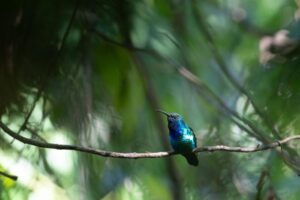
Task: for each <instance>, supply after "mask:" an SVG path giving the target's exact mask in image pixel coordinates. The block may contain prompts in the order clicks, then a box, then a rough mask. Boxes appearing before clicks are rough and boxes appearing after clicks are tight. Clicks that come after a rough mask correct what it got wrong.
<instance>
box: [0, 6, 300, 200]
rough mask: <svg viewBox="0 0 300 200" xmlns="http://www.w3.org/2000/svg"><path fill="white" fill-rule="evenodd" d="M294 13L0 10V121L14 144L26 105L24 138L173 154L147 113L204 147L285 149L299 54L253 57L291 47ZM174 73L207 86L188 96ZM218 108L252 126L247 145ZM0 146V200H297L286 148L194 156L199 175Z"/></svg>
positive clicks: (160, 165)
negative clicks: (176, 119)
mask: <svg viewBox="0 0 300 200" xmlns="http://www.w3.org/2000/svg"><path fill="white" fill-rule="evenodd" d="M297 9H298V8H297V6H296V5H295V3H294V1H284V0H281V1H271V0H268V1H258V0H256V1H239V0H235V1H224V0H222V1H221V0H220V1H181V0H179V1H178V0H169V1H159V0H153V1H150V0H144V1H130V0H126V1H124V0H113V1H106V0H97V1H96V0H92V1H81V0H76V1H69V0H65V1H61V0H60V1H48V2H46V1H21V2H19V1H10V2H6V5H4V6H3V8H2V9H1V10H3V12H0V17H1V19H2V20H1V23H2V24H1V25H2V29H1V32H0V38H1V40H2V41H4V42H2V43H0V50H1V54H0V94H1V97H0V117H1V121H3V122H4V123H6V124H7V125H8V126H9V127H10V128H12V129H13V130H14V131H16V132H18V130H19V128H20V127H21V126H22V123H23V120H24V119H25V118H26V116H27V115H28V113H30V110H31V108H32V105H34V109H33V111H32V114H31V115H30V117H29V120H28V123H27V124H26V126H24V127H22V128H23V130H21V131H20V134H22V135H23V136H26V137H28V138H34V139H39V140H42V139H41V138H43V139H45V140H46V141H48V142H56V143H63V144H75V145H80V146H86V147H93V148H96V149H103V150H109V151H120V152H155V151H167V150H170V146H167V145H165V144H166V143H164V142H163V140H164V138H168V137H167V134H168V133H167V129H166V128H167V124H166V122H165V121H163V122H162V123H163V125H164V126H165V129H162V128H161V123H160V122H161V121H162V118H159V115H157V114H156V113H155V110H156V109H163V110H166V111H168V112H178V113H180V114H181V115H182V116H184V118H185V121H187V122H188V124H190V125H191V126H192V127H193V129H194V131H195V133H196V136H197V137H198V140H199V142H198V143H199V145H201V146H208V145H218V144H225V145H231V146H256V145H258V144H261V143H264V142H271V141H274V140H277V139H279V138H284V137H287V136H290V135H295V134H297V133H299V130H300V126H299V124H300V123H299V117H298V113H299V112H300V107H299V103H298V102H299V101H300V95H299V94H300V93H299V88H300V85H299V84H300V81H299V80H300V79H299V78H300V77H299V76H300V73H299V72H298V71H299V67H298V65H299V58H298V56H297V49H299V48H296V50H295V51H296V53H295V52H294V54H289V53H287V54H283V55H280V56H282V57H284V58H285V59H284V61H283V62H275V61H274V62H270V63H268V64H267V65H264V64H260V63H259V57H260V56H261V54H262V52H260V50H259V47H258V46H259V45H258V44H259V42H260V40H261V39H262V38H263V37H264V36H266V35H267V34H270V35H274V34H275V33H276V32H277V31H279V30H280V29H284V28H288V29H291V32H292V35H293V37H295V41H296V44H297V45H298V44H299V42H298V41H299V35H300V32H299V24H298V23H296V21H295V20H294V19H293V17H294V14H295V13H296V12H298V10H297ZM4 11H5V12H4ZM200 14H201V15H200ZM206 31H207V32H208V36H207V35H206V33H205V32H206ZM211 38H212V39H211ZM271 50H273V49H271ZM298 52H299V51H298ZM218 55H219V57H218ZM295 55H296V56H295ZM218 59H221V62H222V61H223V62H224V64H225V66H226V67H227V69H228V71H229V74H230V77H229V78H228V77H227V76H226V73H225V71H224V70H222V68H220V62H219V61H218ZM271 61H273V60H271ZM178 67H185V68H186V69H188V70H189V71H191V72H192V73H193V74H194V75H195V76H196V77H197V78H199V79H200V81H201V84H202V85H201V86H203V85H204V86H203V87H201V88H199V85H196V84H193V83H192V84H191V83H190V82H189V81H188V80H187V79H185V78H184V77H183V76H182V74H180V72H179V73H178V71H177V69H178ZM231 79H234V80H236V81H237V82H238V84H239V85H240V86H242V87H243V88H245V90H246V91H247V94H248V96H250V97H251V99H253V101H254V102H255V104H256V105H257V107H258V109H259V110H260V111H261V112H262V113H263V115H260V114H259V113H258V112H257V110H255V106H254V104H253V103H251V102H250V99H249V97H247V94H246V95H245V94H243V93H242V92H241V90H239V89H238V88H237V87H236V86H235V85H234V84H232V80H231ZM210 91H212V92H213V93H214V94H216V96H213V95H211V92H210ZM37 96H38V97H39V98H36V97H37ZM220 100H221V101H222V102H224V103H225V105H227V106H228V108H229V109H231V110H232V111H233V112H236V113H237V114H238V115H239V116H241V117H242V119H244V120H242V121H240V122H241V123H242V124H244V125H245V119H246V120H248V121H250V123H252V124H254V126H255V128H257V129H258V130H259V131H260V132H259V133H256V137H254V136H253V135H251V134H249V133H247V132H245V131H244V130H241V129H240V128H239V127H238V126H237V125H236V124H235V123H234V122H233V120H232V118H233V116H232V113H231V114H230V113H229V112H228V111H226V109H224V106H223V107H222V106H220V104H219V103H218V102H219V101H220ZM234 119H236V118H234ZM266 121H269V122H270V123H271V126H272V127H274V129H275V133H274V131H273V132H272V130H271V127H270V125H269V124H268V123H266ZM245 127H246V128H248V129H249V126H248V125H245ZM276 131H277V132H278V135H277V134H276ZM165 136H166V137H165ZM262 138H263V139H264V140H262ZM167 142H168V141H167ZM0 146H1V149H0V170H1V168H2V166H3V169H6V170H8V171H9V172H10V173H12V174H14V173H16V174H15V175H17V176H18V177H19V179H18V181H17V182H15V183H14V182H12V181H11V180H8V179H7V178H5V177H2V176H0V198H1V199H29V198H31V199H40V198H42V197H45V196H47V197H48V198H49V199H106V200H110V199H153V200H154V199H268V198H269V199H271V197H274V199H297V198H298V197H299V195H300V194H299V187H298V185H299V177H298V176H297V174H299V172H300V164H299V163H300V161H299V155H298V153H299V150H298V149H299V145H297V143H295V142H291V143H290V145H284V146H282V149H280V148H278V149H276V150H272V151H271V152H270V151H268V152H267V151H264V152H260V153H253V154H240V153H220V152H215V153H200V154H198V156H199V167H197V168H193V167H191V166H189V165H187V164H186V162H185V160H184V158H183V157H181V156H174V157H171V158H170V159H169V158H161V159H138V160H129V159H113V158H104V157H99V156H94V155H87V154H84V153H77V152H72V153H66V152H65V151H59V150H44V149H40V148H36V147H30V145H24V144H22V143H20V142H18V141H15V140H14V141H13V140H12V138H10V137H9V136H7V135H6V134H5V132H3V131H2V130H1V131H0ZM12 163H13V164H12ZM174 174H175V175H174ZM45 191H47V192H45ZM15 193H17V194H16V195H15ZM41 194H43V195H44V196H42V197H41V196H40V195H41ZM272 195H273V196H272Z"/></svg>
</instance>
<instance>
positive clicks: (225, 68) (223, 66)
mask: <svg viewBox="0 0 300 200" xmlns="http://www.w3.org/2000/svg"><path fill="white" fill-rule="evenodd" d="M193 13H194V15H195V19H196V22H197V23H198V26H199V27H200V28H201V31H202V33H203V35H204V37H205V38H206V40H207V41H208V45H209V47H210V50H211V52H212V54H213V56H214V57H215V60H216V62H217V64H218V66H219V68H220V69H221V71H222V72H223V74H224V75H225V77H226V78H227V79H228V80H229V81H230V83H231V84H232V85H233V86H234V87H235V88H236V89H237V90H238V91H239V92H240V93H241V94H243V95H245V96H246V97H247V98H248V99H249V101H250V102H251V104H252V106H253V108H254V110H255V112H256V114H257V115H258V116H259V117H260V118H261V119H262V120H263V121H264V122H265V124H266V126H267V127H268V128H269V129H270V130H271V132H272V134H273V135H274V136H276V137H277V138H278V139H280V136H279V133H278V131H277V130H276V129H275V128H274V126H273V123H272V122H271V120H270V119H269V118H268V116H267V115H266V113H264V112H263V111H262V110H261V109H260V108H259V106H258V105H257V103H256V102H255V101H254V99H253V98H252V95H251V94H250V93H249V92H248V91H247V90H246V89H245V88H244V87H243V86H242V85H241V84H240V83H239V82H238V81H237V80H236V79H235V77H234V76H233V75H232V74H231V72H230V70H229V67H228V66H227V64H226V62H225V60H224V59H223V57H222V55H221V54H220V52H219V50H218V48H217V45H216V44H215V41H214V39H213V36H212V35H211V33H210V31H209V28H208V27H207V24H206V23H205V21H204V20H203V16H202V15H201V12H199V11H197V8H196V5H194V10H193ZM251 126H253V125H251ZM253 127H255V126H253ZM256 132H257V130H256Z"/></svg>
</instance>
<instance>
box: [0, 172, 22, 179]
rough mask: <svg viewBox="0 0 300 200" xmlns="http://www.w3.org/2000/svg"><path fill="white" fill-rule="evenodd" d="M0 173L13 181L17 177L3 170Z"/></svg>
mask: <svg viewBox="0 0 300 200" xmlns="http://www.w3.org/2000/svg"><path fill="white" fill-rule="evenodd" d="M0 175H2V176H5V177H7V178H9V179H11V180H13V181H16V180H17V179H18V177H17V176H15V175H11V174H8V173H6V172H3V171H0Z"/></svg>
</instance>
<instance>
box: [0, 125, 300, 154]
mask: <svg viewBox="0 0 300 200" xmlns="http://www.w3.org/2000/svg"><path fill="white" fill-rule="evenodd" d="M0 128H1V129H2V130H3V131H4V132H5V133H7V134H8V135H10V136H11V137H13V138H14V139H16V140H18V141H20V142H22V143H24V144H29V145H32V146H37V147H41V148H46V149H57V150H73V151H79V152H85V153H90V154H94V155H98V156H102V157H111V158H127V159H138V158H161V157H168V156H172V155H176V154H179V153H176V152H174V151H164V152H146V153H137V152H130V153H123V152H113V151H104V150H100V149H94V148H90V147H81V146H76V145H64V144H56V143H46V142H41V141H38V140H35V139H29V138H26V137H23V136H21V135H18V134H17V133H16V132H14V131H12V130H11V129H9V128H8V127H7V126H6V125H5V124H3V123H2V122H1V121H0ZM299 139H300V135H295V136H290V137H287V138H285V139H282V140H279V141H276V142H273V143H270V144H266V145H257V146H256V147H229V146H225V145H216V146H206V147H205V146H204V147H199V148H196V149H195V150H194V153H198V152H216V151H223V152H239V153H252V152H258V151H265V150H268V149H274V148H276V147H278V146H281V145H282V144H285V143H288V142H290V141H292V140H299Z"/></svg>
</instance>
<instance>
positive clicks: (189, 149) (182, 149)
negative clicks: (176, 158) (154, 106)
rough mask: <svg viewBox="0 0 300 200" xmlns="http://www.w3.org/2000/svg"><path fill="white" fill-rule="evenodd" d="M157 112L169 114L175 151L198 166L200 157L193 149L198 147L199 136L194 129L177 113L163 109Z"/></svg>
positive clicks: (171, 141)
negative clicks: (197, 136)
mask: <svg viewBox="0 0 300 200" xmlns="http://www.w3.org/2000/svg"><path fill="white" fill-rule="evenodd" d="M157 112H160V113H162V114H164V115H166V116H167V119H168V128H169V134H170V143H171V146H172V147H173V149H174V151H175V152H178V153H180V154H182V155H183V156H184V157H185V158H186V160H187V161H188V163H189V164H191V165H193V166H198V158H197V156H196V155H195V154H194V153H193V150H194V149H195V148H197V138H196V136H195V134H194V131H193V129H191V128H190V127H189V126H188V125H187V124H186V123H185V122H184V121H183V118H182V117H181V116H180V115H179V114H177V113H167V112H165V111H162V110H157Z"/></svg>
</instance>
